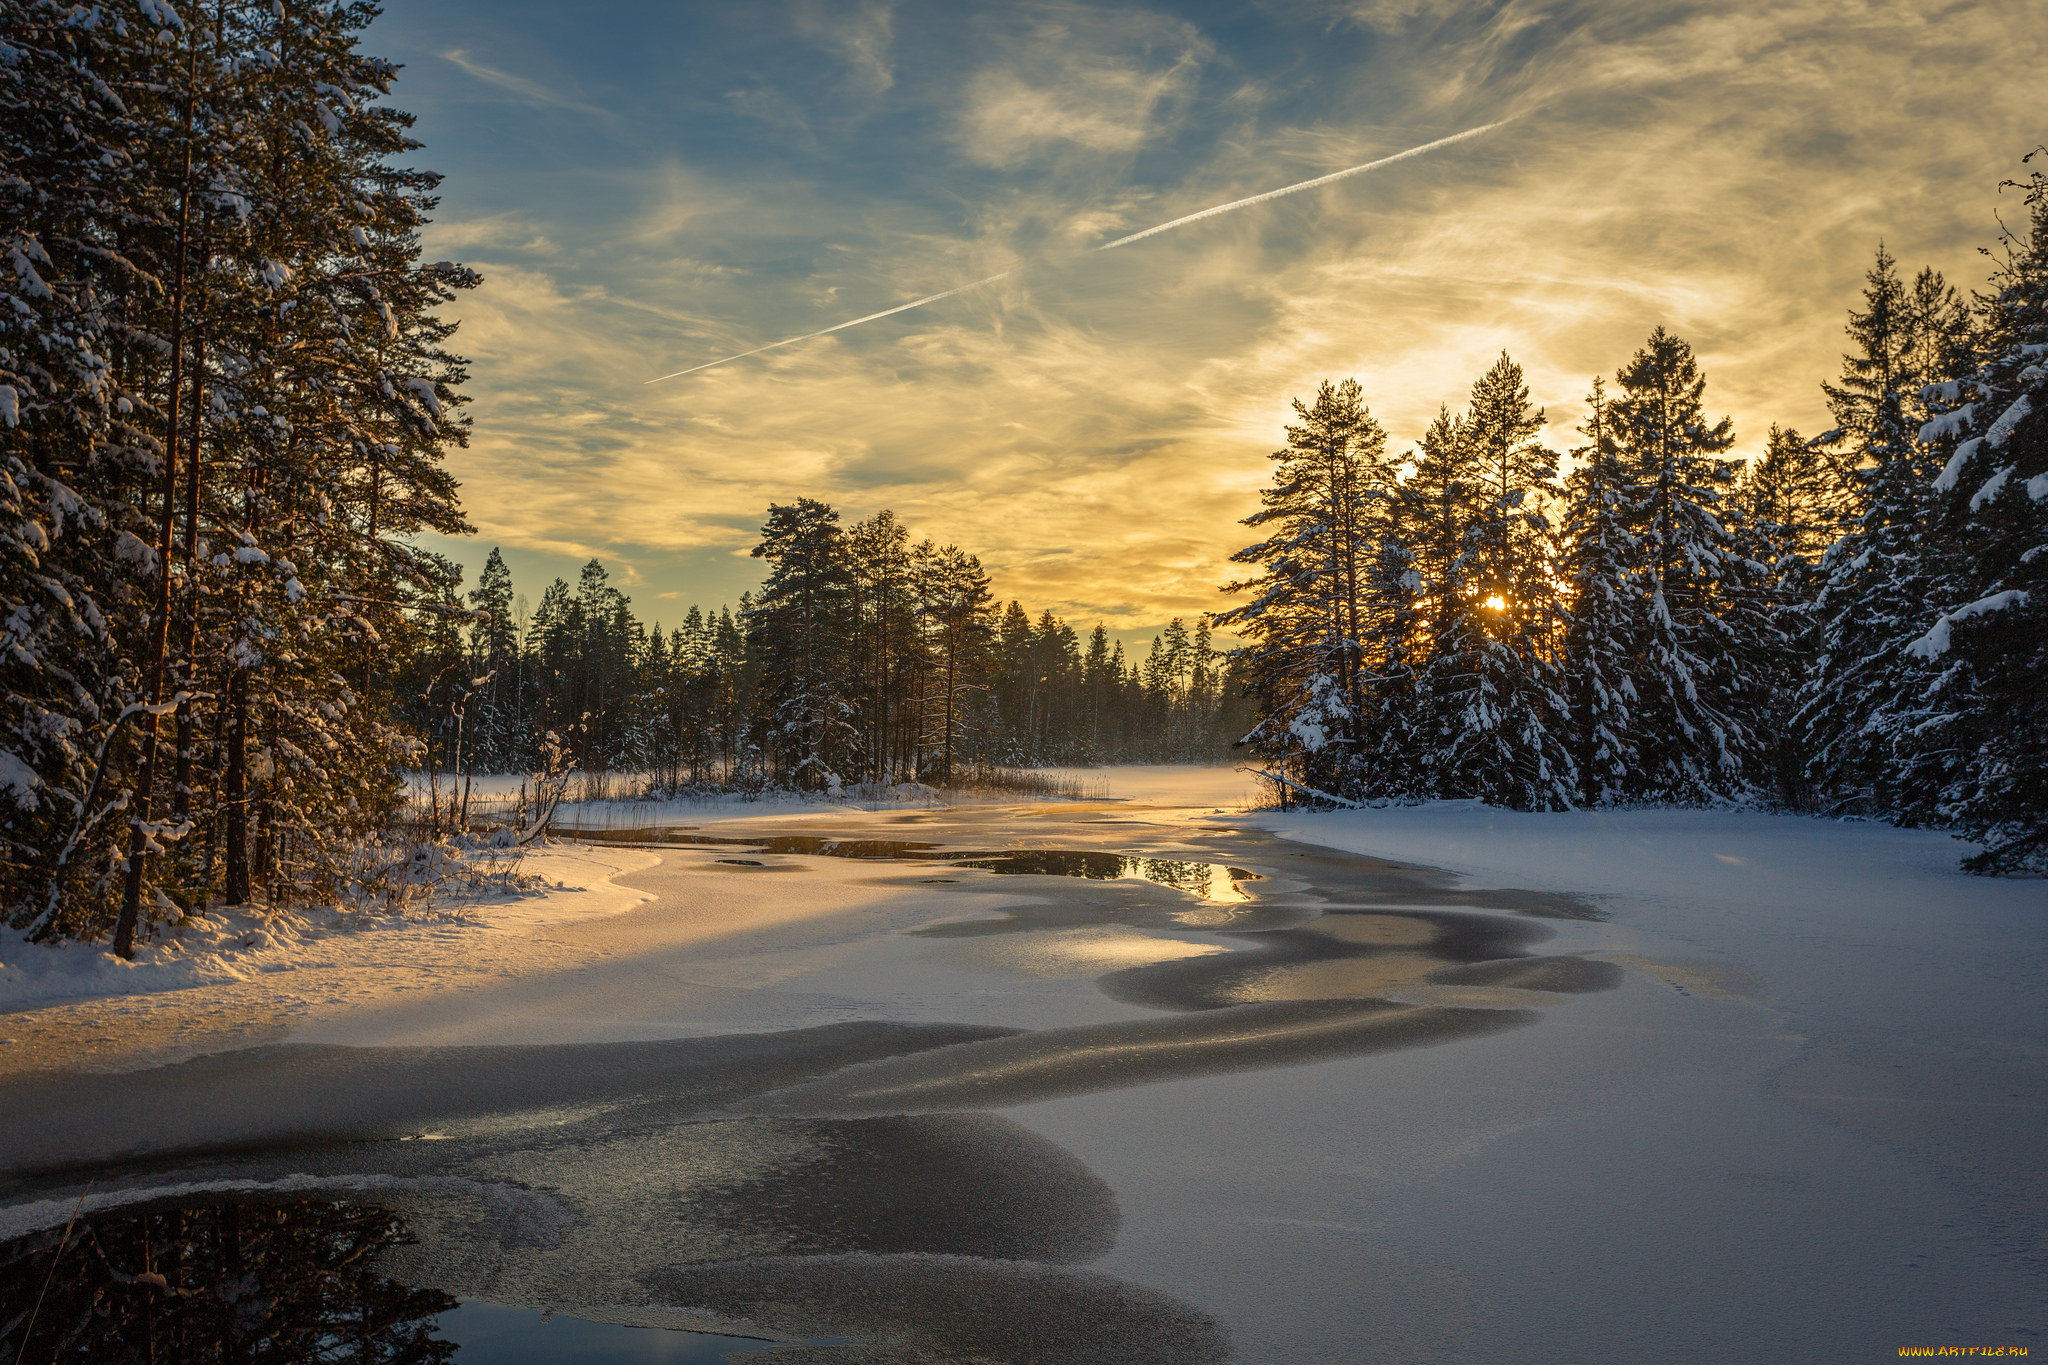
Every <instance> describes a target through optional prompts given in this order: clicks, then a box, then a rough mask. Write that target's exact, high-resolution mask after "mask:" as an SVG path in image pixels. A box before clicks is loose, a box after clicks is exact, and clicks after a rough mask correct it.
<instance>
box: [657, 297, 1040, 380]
mask: <svg viewBox="0 0 2048 1365" xmlns="http://www.w3.org/2000/svg"><path fill="white" fill-rule="evenodd" d="M1009 274H1010V272H1009V271H1007V270H1005V271H1004V272H1003V273H1002V274H1000V275H990V276H989V277H988V278H986V279H981V280H976V281H975V282H974V283H972V284H963V285H961V286H960V287H959V288H957V289H948V290H945V291H944V292H943V293H938V294H926V295H925V296H924V297H923V298H921V299H912V300H911V301H910V302H909V303H899V304H897V305H896V306H895V307H894V308H884V309H883V310H882V311H881V312H879V313H870V314H868V315H867V316H866V317H864V318H855V319H854V320H853V321H851V322H841V323H835V324H834V325H832V326H830V327H827V328H825V329H824V330H823V331H820V332H805V333H804V334H803V335H802V336H800V337H785V338H784V339H783V340H781V341H771V342H769V343H768V344H767V345H766V346H756V347H755V348H754V349H753V350H751V351H741V352H740V353H739V354H738V355H729V356H726V357H725V358H724V359H723V360H707V361H705V362H704V363H703V364H702V365H692V366H691V367H690V368H689V369H687V370H677V371H676V372H675V373H674V374H664V375H657V376H656V377H655V378H653V379H650V380H648V381H647V382H648V383H649V384H659V383H660V382H661V381H662V380H664V379H680V378H682V377H683V376H684V375H686V374H695V373H697V371H699V370H708V369H710V368H711V367H712V366H713V365H723V364H726V363H727V362H728V361H734V360H745V359H746V358H747V357H748V356H750V355H759V354H761V352H763V351H772V350H774V349H775V348H776V347H778V346H794V345H796V344H797V343H798V342H799V341H809V340H810V339H811V338H812V337H821V336H829V335H830V334H831V333H833V332H843V331H845V330H846V329H847V328H849V327H858V326H860V325H861V324H862V323H863V322H873V321H874V320H875V319H876V318H886V317H888V316H890V315H891V314H894V313H907V312H909V311H910V310H911V309H913V308H922V307H924V306H925V305H926V304H928V303H937V302H938V301H939V300H940V299H950V298H952V297H953V296H954V295H955V294H964V293H966V292H967V291H968V290H970V289H979V288H981V287H982V286H983V285H985V284H994V283H995V282H996V281H997V280H1000V279H1006V278H1008V276H1009Z"/></svg>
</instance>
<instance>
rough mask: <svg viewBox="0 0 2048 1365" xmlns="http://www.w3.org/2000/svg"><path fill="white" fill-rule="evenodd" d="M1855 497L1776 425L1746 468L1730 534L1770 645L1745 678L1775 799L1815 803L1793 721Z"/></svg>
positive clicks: (1756, 646)
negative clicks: (1835, 548) (1829, 572)
mask: <svg viewBox="0 0 2048 1365" xmlns="http://www.w3.org/2000/svg"><path fill="white" fill-rule="evenodd" d="M1847 494H1848V489H1847V487H1846V486H1845V483H1844V480H1843V476H1842V470H1841V466H1840V464H1839V463H1838V462H1837V461H1836V460H1834V459H1832V458H1830V457H1829V455H1828V454H1827V453H1826V452H1824V451H1823V450H1822V449H1821V448H1820V447H1819V446H1817V445H1816V444H1814V443H1813V442H1810V441H1806V440H1803V439H1802V438H1801V437H1800V435H1799V433H1798V432H1796V431H1792V430H1789V429H1786V428H1783V427H1779V426H1776V425H1773V426H1772V427H1771V432H1770V437H1769V439H1768V440H1767V441H1766V442H1765V445H1764V454H1763V457H1762V458H1761V459H1759V460H1757V461H1755V462H1754V463H1752V464H1750V465H1748V466H1746V467H1745V469H1744V471H1743V475H1742V478H1741V481H1740V483H1739V485H1738V486H1737V488H1736V490H1735V493H1734V496H1733V497H1732V498H1731V499H1730V503H1729V506H1730V509H1731V512H1732V517H1731V519H1730V530H1732V531H1733V532H1734V535H1735V548H1736V551H1737V553H1738V554H1739V555H1740V556H1742V558H1743V560H1744V563H1743V569H1744V573H1745V581H1746V590H1747V596H1746V597H1745V598H1743V601H1744V602H1745V604H1747V605H1748V606H1750V607H1751V608H1752V609H1753V610H1754V611H1756V612H1758V613H1760V614H1761V618H1762V619H1761V621H1750V622H1748V624H1749V625H1751V626H1761V627H1762V628H1763V630H1764V634H1765V638H1764V639H1763V640H1762V641H1755V642H1752V643H1751V645H1750V647H1749V651H1748V652H1749V653H1750V654H1751V655H1753V656H1755V658H1756V660H1757V662H1756V663H1755V664H1754V665H1752V666H1751V667H1750V668H1749V669H1747V670H1746V672H1745V676H1746V677H1747V678H1748V679H1749V681H1750V684H1751V686H1752V688H1753V689H1754V694H1755V695H1754V696H1753V697H1752V699H1751V701H1750V703H1749V709H1751V710H1752V711H1753V712H1754V713H1755V714H1756V716H1757V717H1758V724H1757V732H1758V739H1759V743H1760V747H1759V753H1760V754H1761V755H1762V756H1763V761H1764V762H1765V763H1766V764H1767V766H1768V769H1769V772H1770V774H1771V780H1772V782H1773V784H1774V788H1775V791H1776V795H1777V799H1778V800H1779V801H1780V802H1782V803H1784V804H1786V805H1789V806H1793V807H1803V806H1806V805H1807V804H1809V801H1808V794H1807V783H1806V771H1807V758H1806V753H1805V751H1804V749H1803V747H1802V745H1801V732H1800V727H1799V726H1798V724H1797V723H1796V716H1797V713H1798V710H1799V707H1800V691H1801V689H1802V688H1803V687H1804V686H1805V685H1806V681H1807V678H1808V677H1809V676H1810V674H1811V671H1812V668H1813V665H1814V663H1815V660H1816V658H1817V656H1818V643H1817V641H1818V626H1817V622H1816V621H1815V619H1814V600H1815V598H1816V596H1817V595H1818V593H1819V591H1820V587H1821V577H1820V570H1819V565H1820V559H1821V556H1822V555H1823V554H1825V553H1826V552H1827V548H1828V546H1829V545H1831V544H1832V543H1833V542H1834V540H1835V538H1836V537H1837V536H1838V535H1839V534H1840V531H1841V528H1842V509H1843V507H1844V504H1845V500H1846V497H1847Z"/></svg>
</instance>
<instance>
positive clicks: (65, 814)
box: [0, 0, 163, 937]
mask: <svg viewBox="0 0 2048 1365" xmlns="http://www.w3.org/2000/svg"><path fill="white" fill-rule="evenodd" d="M157 34H158V30H157V28H156V26H155V25H151V24H145V23H136V24H120V25H116V24H113V23H100V22H95V21H93V17H92V16H91V15H90V14H89V13H87V12H83V11H77V10H70V9H62V8H58V7H55V6H50V5H44V4H39V3H33V2H32V0H0V46H4V48H5V51H4V53H0V111H4V116H0V292H4V294H5V298H6V304H5V306H4V307H0V618H4V623H5V624H4V627H0V638H4V643H5V646H6V647H5V648H4V649H0V827H4V828H0V921H5V922H7V923H10V924H13V925H15V926H18V927H22V928H26V929H27V930H28V931H29V932H30V933H31V934H34V935H37V936H45V937H47V936H62V937H71V936H78V937H84V936H90V935H93V934H96V933H100V932H104V930H105V928H106V927H107V924H106V921H105V919H104V917H103V915H102V914H101V912H100V911H101V907H103V906H104V905H105V904H106V903H107V902H108V900H109V891H110V879H111V878H113V877H115V876H118V871H119V861H118V860H119V858H120V856H121V853H122V851H124V850H123V848H122V845H123V843H124V842H125V837H126V833H127V830H126V826H125V823H124V821H123V815H124V813H125V811H126V809H127V807H128V805H129V802H130V792H129V787H130V784H131V781H132V776H133V766H132V765H133V757H134V753H133V748H132V743H131V741H132V734H133V727H132V725H131V722H132V720H133V718H134V716H135V714H136V713H135V712H134V711H132V710H131V709H129V708H130V706H131V704H132V703H133V702H134V700H135V690H134V684H135V669H134V668H133V666H132V663H131V660H130V658H129V656H128V654H127V644H128V639H127V636H128V629H129V626H130V625H131V623H132V622H133V621H134V618H135V615H136V614H137V613H138V612H140V611H141V610H143V609H144V608H145V604H146V603H147V602H148V600H149V598H150V588H151V586H152V585H151V581H150V575H151V574H153V573H154V572H156V570H157V569H158V567H159V566H158V563H157V560H158V556H157V553H156V551H155V550H154V549H153V548H152V545H151V542H152V540H153V539H154V534H153V532H154V527H153V525H152V522H151V519H149V518H148V517H147V515H146V514H147V510H148V499H147V492H146V490H147V489H148V488H149V487H151V486H152V483H153V481H152V477H151V476H152V475H153V474H155V473H156V472H157V471H158V469H159V468H160V465H159V458H160V454H159V452H158V451H157V450H156V449H155V444H154V443H155V441H156V439H157V434H158V433H159V432H160V431H161V421H160V419H158V418H157V416H156V414H155V413H154V411H153V410H152V408H151V406H150V400H149V396H148V395H149V394H153V393H155V392H157V391H158V390H157V389H156V388H155V387H154V386H138V387H137V389H136V390H135V391H133V392H130V391H128V390H127V388H126V387H125V386H123V385H122V384H121V383H120V381H119V379H118V377H117V375H116V365H117V362H118V361H119V360H120V358H121V357H122V355H123V352H124V351H125V350H127V349H129V348H130V344H131V335H132V333H131V328H132V327H133V325H134V321H135V320H134V319H131V318H130V317H129V316H128V309H127V304H128V302H129V300H130V299H131V298H132V297H134V296H136V295H138V294H140V293H142V292H143V291H144V290H145V289H146V287H147V285H148V283H149V282H150V281H149V278H148V276H147V274H146V270H147V266H146V263H144V262H142V261H140V260H138V259H137V257H136V253H135V250H134V245H133V244H134V242H135V240H136V239H137V238H139V237H141V236H143V235H144V234H146V233H148V232H150V231H151V230H152V229H154V230H157V231H158V232H159V234H160V232H161V229H162V227H163V222H162V218H161V210H162V207H163V201H162V197H161V196H160V195H158V194H156V193H154V192H153V186H152V184H151V181H152V178H153V176H154V175H155V174H156V172H157V170H158V167H157V165H156V163H155V162H154V161H153V160H152V159H149V158H143V157H138V156H137V155H135V150H134V149H139V148H141V147H142V146H144V145H145V144H146V143H147V142H149V141H151V140H153V139H155V138H157V137H159V136H160V135H161V132H162V119H161V113H162V104H161V102H160V101H159V102H154V103H153V102H150V101H148V100H146V99H144V100H137V101H135V102H133V103H131V102H130V101H128V100H125V99H123V98H122V96H121V94H120V93H118V90H119V89H121V88H129V87H133V86H134V85H135V84H137V83H138V81H139V80H141V79H146V77H147V76H148V75H149V74H150V73H152V72H153V71H154V70H155V68H156V67H157V66H158V65H159V64H160V62H161V58H160V56H159V54H158V51H157V43H156V38H157Z"/></svg>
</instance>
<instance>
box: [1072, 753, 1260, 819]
mask: <svg viewBox="0 0 2048 1365" xmlns="http://www.w3.org/2000/svg"><path fill="white" fill-rule="evenodd" d="M1044 771H1045V773H1046V775H1047V776H1049V777H1065V778H1070V779H1072V780H1074V781H1076V782H1081V783H1085V784H1087V785H1089V786H1091V787H1097V788H1099V789H1100V790H1101V791H1102V792H1103V793H1104V794H1105V795H1106V796H1108V797H1109V799H1111V800H1112V801H1130V802H1133V803H1135V804H1139V805H1147V806H1160V807H1166V808H1171V809H1179V810H1192V809H1201V808H1206V809H1208V810H1210V811H1214V812H1219V813H1229V814H1236V813H1238V812H1240V811H1242V810H1244V809H1245V808H1246V807H1247V806H1248V805H1249V804H1250V803H1251V802H1253V801H1255V800H1257V799H1258V798H1259V789H1260V787H1261V785H1262V784H1261V783H1260V781H1259V779H1258V778H1257V777H1256V776H1254V775H1253V774H1251V773H1249V772H1247V771H1245V770H1244V769H1243V768H1236V767H1219V766H1215V765H1210V764H1196V763H1132V764H1127V765H1123V766H1119V767H1112V768H1047V769H1045V770H1044Z"/></svg>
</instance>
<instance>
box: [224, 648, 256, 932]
mask: <svg viewBox="0 0 2048 1365" xmlns="http://www.w3.org/2000/svg"><path fill="white" fill-rule="evenodd" d="M227 716H228V727H227V728H228V736H227V739H228V753H227V764H226V771H225V772H224V773H223V774H222V775H221V803H220V804H221V813H222V816H223V818H224V819H225V820H226V821H227V836H226V838H225V840H224V841H223V842H224V843H225V844H226V854H227V876H226V880H225V883H224V885H223V887H222V893H221V895H222V899H223V900H225V901H226V902H227V903H228V904H229V905H247V904H248V903H249V806H248V786H249V764H248V754H249V673H248V670H247V669H244V668H235V669H233V670H232V671H231V672H230V673H229V675H228V704H227Z"/></svg>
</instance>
